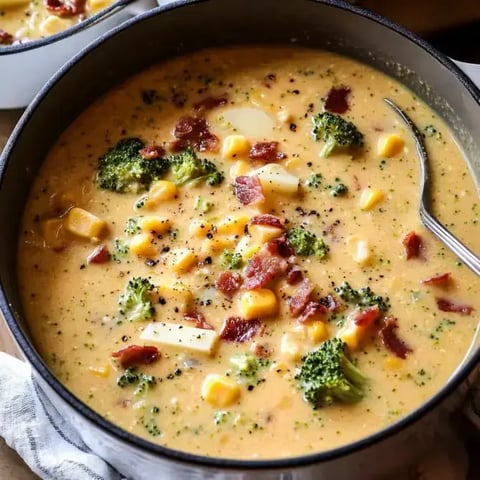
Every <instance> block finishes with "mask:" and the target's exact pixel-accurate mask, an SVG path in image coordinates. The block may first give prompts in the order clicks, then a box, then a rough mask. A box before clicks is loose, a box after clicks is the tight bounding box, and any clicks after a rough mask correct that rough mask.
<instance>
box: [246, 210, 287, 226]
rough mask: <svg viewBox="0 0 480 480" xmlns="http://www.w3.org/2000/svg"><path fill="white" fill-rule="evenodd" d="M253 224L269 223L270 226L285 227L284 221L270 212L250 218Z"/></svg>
mask: <svg viewBox="0 0 480 480" xmlns="http://www.w3.org/2000/svg"><path fill="white" fill-rule="evenodd" d="M250 224H251V225H267V226H269V227H275V228H281V229H282V230H284V229H285V226H284V225H283V223H282V221H281V220H280V219H279V218H278V217H276V216H275V215H270V214H269V213H264V214H263V215H255V216H254V217H253V218H252V219H251V220H250Z"/></svg>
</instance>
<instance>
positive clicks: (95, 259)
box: [87, 245, 110, 263]
mask: <svg viewBox="0 0 480 480" xmlns="http://www.w3.org/2000/svg"><path fill="white" fill-rule="evenodd" d="M109 260H110V252H109V251H108V248H107V246H106V245H99V246H98V247H97V248H96V249H95V250H93V252H91V253H90V255H88V257H87V263H105V262H108V261H109Z"/></svg>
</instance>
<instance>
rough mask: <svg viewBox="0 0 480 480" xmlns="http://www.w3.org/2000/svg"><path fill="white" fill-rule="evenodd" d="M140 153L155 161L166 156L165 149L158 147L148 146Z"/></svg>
mask: <svg viewBox="0 0 480 480" xmlns="http://www.w3.org/2000/svg"><path fill="white" fill-rule="evenodd" d="M138 153H139V154H140V155H141V156H142V157H143V158H146V159H147V160H155V159H156V158H160V157H163V156H164V155H165V149H164V148H163V147H160V146H158V145H147V146H146V147H144V148H142V149H141V150H139V151H138Z"/></svg>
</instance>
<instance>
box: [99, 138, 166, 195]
mask: <svg viewBox="0 0 480 480" xmlns="http://www.w3.org/2000/svg"><path fill="white" fill-rule="evenodd" d="M144 147H145V144H144V143H143V142H142V141H141V140H140V139H139V138H124V139H122V140H120V141H119V142H118V143H117V144H116V145H115V147H113V148H110V150H108V151H107V153H105V154H104V155H103V156H102V157H100V160H99V164H98V172H97V184H98V186H99V187H100V188H103V189H104V190H111V191H112V192H119V193H125V192H131V193H139V192H143V191H145V190H148V188H149V187H150V184H151V183H152V182H153V181H154V180H158V179H160V178H162V177H163V175H164V174H165V173H166V172H167V170H168V161H167V160H165V159H164V158H156V159H146V158H144V157H142V156H141V155H140V153H139V151H140V150H141V149H142V148H144Z"/></svg>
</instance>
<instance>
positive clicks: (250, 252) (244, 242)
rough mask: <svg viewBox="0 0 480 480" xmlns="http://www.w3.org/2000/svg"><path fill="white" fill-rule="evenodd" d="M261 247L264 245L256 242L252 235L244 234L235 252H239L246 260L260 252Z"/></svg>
mask: <svg viewBox="0 0 480 480" xmlns="http://www.w3.org/2000/svg"><path fill="white" fill-rule="evenodd" d="M261 247H262V245H257V244H254V243H253V240H252V238H251V237H250V236H244V237H242V239H241V240H240V241H239V242H238V243H237V245H236V247H235V253H239V254H240V255H241V256H242V258H243V259H244V260H250V258H252V257H253V256H254V255H255V254H256V253H258V252H259V250H260V249H261Z"/></svg>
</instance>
